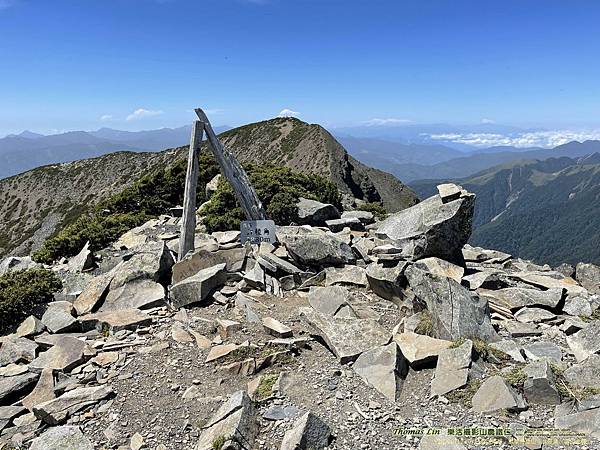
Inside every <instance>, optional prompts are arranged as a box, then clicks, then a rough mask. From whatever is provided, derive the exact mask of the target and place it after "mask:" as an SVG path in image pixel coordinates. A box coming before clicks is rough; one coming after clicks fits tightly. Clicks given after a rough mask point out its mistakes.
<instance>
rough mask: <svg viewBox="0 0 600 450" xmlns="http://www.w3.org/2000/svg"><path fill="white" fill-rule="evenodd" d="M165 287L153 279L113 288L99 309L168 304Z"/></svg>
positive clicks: (146, 307)
mask: <svg viewBox="0 0 600 450" xmlns="http://www.w3.org/2000/svg"><path fill="white" fill-rule="evenodd" d="M165 297H166V295H165V288H164V287H163V286H162V285H161V284H159V283H156V282H155V281H152V280H145V279H141V280H136V281H132V282H131V283H127V284H125V285H123V286H120V287H118V288H116V289H113V290H111V291H110V292H109V293H108V295H107V296H106V300H105V301H104V303H103V304H102V306H101V307H100V309H99V311H100V312H104V311H116V310H121V309H148V308H154V307H155V306H161V305H164V304H166V299H165Z"/></svg>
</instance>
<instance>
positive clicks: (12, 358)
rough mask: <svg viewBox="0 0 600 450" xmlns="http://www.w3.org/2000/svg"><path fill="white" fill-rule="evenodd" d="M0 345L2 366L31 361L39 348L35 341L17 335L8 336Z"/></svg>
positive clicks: (0, 363) (0, 365)
mask: <svg viewBox="0 0 600 450" xmlns="http://www.w3.org/2000/svg"><path fill="white" fill-rule="evenodd" d="M0 345H1V347H0V367H2V366H6V365H8V364H16V363H21V362H22V363H28V362H31V361H33V360H34V359H35V354H36V351H37V348H38V345H37V344H36V343H35V342H33V341H30V340H29V339H25V338H21V337H16V336H7V337H6V338H4V339H3V341H2V343H1V344H0Z"/></svg>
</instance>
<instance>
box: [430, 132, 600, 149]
mask: <svg viewBox="0 0 600 450" xmlns="http://www.w3.org/2000/svg"><path fill="white" fill-rule="evenodd" d="M426 136H428V137H429V138H430V139H432V140H434V141H446V142H452V143H455V144H464V145H471V146H473V147H496V146H504V145H506V146H512V147H520V148H523V147H556V146H558V145H562V144H566V143H568V142H571V141H579V142H583V141H588V140H600V130H585V131H573V130H555V131H533V132H526V133H519V134H510V135H504V134H498V133H443V134H427V135H426Z"/></svg>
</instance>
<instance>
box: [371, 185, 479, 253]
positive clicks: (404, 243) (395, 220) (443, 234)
mask: <svg viewBox="0 0 600 450" xmlns="http://www.w3.org/2000/svg"><path fill="white" fill-rule="evenodd" d="M474 206H475V194H470V193H466V192H465V193H461V195H460V197H459V198H458V199H456V200H453V201H450V202H447V203H444V202H443V201H442V199H441V197H440V196H439V195H435V196H433V197H430V198H428V199H426V200H424V201H422V202H421V203H418V204H416V205H415V206H412V207H410V208H407V209H404V210H402V211H400V212H398V213H395V214H393V215H391V216H390V217H388V218H387V219H385V220H384V221H383V222H381V224H380V225H379V228H378V229H377V231H376V235H377V237H379V238H381V239H391V240H392V241H393V242H394V243H395V244H396V245H397V246H399V247H401V248H402V250H403V251H402V255H403V256H404V257H405V258H407V259H413V260H416V259H420V258H425V257H427V256H437V257H438V258H442V259H445V260H446V261H451V262H458V263H460V262H461V261H462V248H463V246H464V245H465V244H466V243H467V241H468V240H469V237H470V236H471V221H472V218H473V209H474Z"/></svg>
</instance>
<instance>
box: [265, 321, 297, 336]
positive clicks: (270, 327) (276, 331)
mask: <svg viewBox="0 0 600 450" xmlns="http://www.w3.org/2000/svg"><path fill="white" fill-rule="evenodd" d="M262 324H263V327H264V329H265V331H266V332H267V333H269V334H270V335H272V336H275V337H277V338H289V337H292V335H293V333H292V329H291V328H290V327H288V326H286V325H284V324H282V323H281V322H279V321H278V320H275V319H273V318H272V317H265V318H264V319H262Z"/></svg>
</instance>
